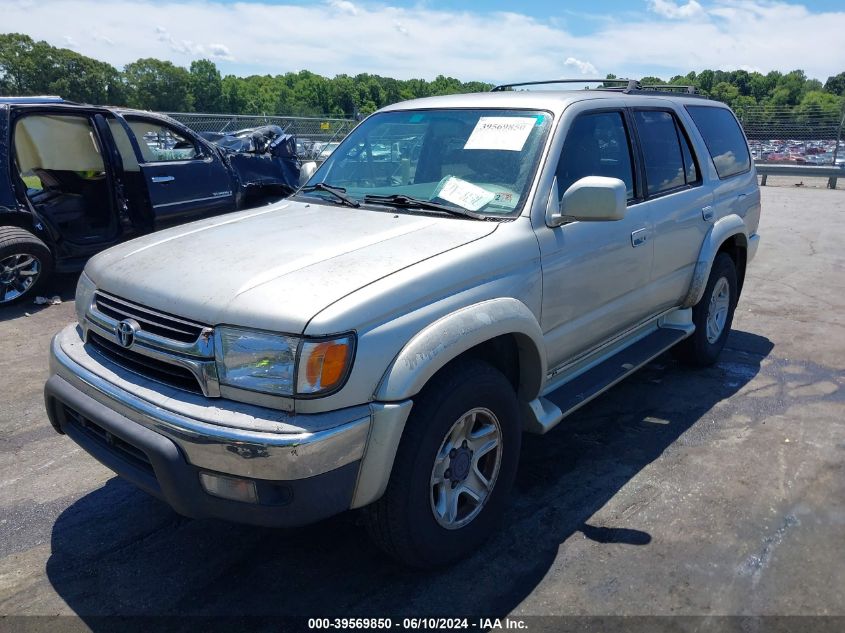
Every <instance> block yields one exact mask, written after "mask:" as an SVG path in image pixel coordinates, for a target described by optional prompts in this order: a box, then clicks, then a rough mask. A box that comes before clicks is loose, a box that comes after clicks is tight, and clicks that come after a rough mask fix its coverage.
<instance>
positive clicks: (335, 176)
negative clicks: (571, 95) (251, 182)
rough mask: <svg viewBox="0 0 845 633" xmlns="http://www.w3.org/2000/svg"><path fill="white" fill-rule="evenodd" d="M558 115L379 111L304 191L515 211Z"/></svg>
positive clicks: (494, 212) (486, 212)
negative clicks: (336, 191)
mask: <svg viewBox="0 0 845 633" xmlns="http://www.w3.org/2000/svg"><path fill="white" fill-rule="evenodd" d="M551 120H552V117H551V115H550V114H548V113H546V112H539V111H528V110H464V109H454V110H416V111H415V110H403V111H399V112H383V113H379V114H376V115H373V116H372V117H370V118H368V119H367V120H366V121H364V122H363V123H361V125H359V126H358V127H357V128H355V130H353V131H352V133H350V135H349V136H348V137H346V139H344V141H343V142H342V143H341V144H340V146H339V147H338V148H337V149H336V150H335V151H334V152H332V154H331V155H330V156H329V157H328V158H327V159H326V161H325V162H324V163H323V165H322V166H321V167H320V168H319V169H318V170H317V172H316V173H315V174H314V175H313V176H312V177H311V179H310V180H309V181H308V183H307V184H306V186H305V187H304V188H303V191H307V195H308V196H314V197H319V198H322V199H325V200H327V201H331V202H335V203H339V202H340V201H339V200H338V199H337V196H336V195H333V194H331V193H329V192H327V191H325V190H320V189H312V188H313V186H314V185H316V184H317V183H323V184H324V185H328V186H329V187H334V188H336V189H340V190H342V191H343V192H344V193H345V195H346V196H347V197H349V198H351V199H353V200H354V201H361V202H363V203H364V204H365V205H366V204H394V203H396V202H397V199H399V201H400V202H401V203H402V204H401V206H405V207H415V206H416V207H417V208H425V209H427V210H433V211H435V212H436V211H437V210H436V206H437V205H427V206H425V207H423V206H418V205H417V204H416V203H417V202H419V201H426V202H436V203H439V205H441V206H446V207H452V208H456V209H460V210H466V211H470V212H474V214H478V215H481V216H485V217H496V216H502V217H507V216H513V215H516V214H518V213H519V211H520V209H521V208H522V205H523V203H524V200H525V197H526V195H527V194H528V189H529V187H530V186H531V179H532V177H533V175H534V172H535V170H536V167H537V162H538V157H539V155H540V151H541V149H542V147H543V143H544V141H545V139H546V136H547V135H548V130H549V128H550V126H551ZM379 196H382V197H384V196H387V197H389V198H388V199H382V200H379V199H378V198H377V197H379ZM367 197H368V198H367ZM365 198H367V199H365Z"/></svg>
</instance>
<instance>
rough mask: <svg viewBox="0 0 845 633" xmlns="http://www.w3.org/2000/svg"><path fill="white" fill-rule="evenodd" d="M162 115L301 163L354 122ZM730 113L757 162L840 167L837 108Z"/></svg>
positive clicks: (842, 115) (841, 120) (843, 159)
mask: <svg viewBox="0 0 845 633" xmlns="http://www.w3.org/2000/svg"><path fill="white" fill-rule="evenodd" d="M167 114H168V116H171V117H173V118H174V119H176V120H177V121H179V122H181V123H183V124H184V125H186V126H188V127H189V128H191V129H193V130H196V131H197V132H236V131H238V130H242V129H244V128H252V127H259V126H262V125H278V126H279V127H281V128H282V129H283V130H284V131H285V132H286V133H288V134H293V135H295V136H296V138H297V141H298V147H299V150H300V157H301V158H303V159H306V160H313V159H320V158H321V154H325V153H327V152H328V151H330V150H331V149H332V148H333V147H334V146H335V144H336V143H338V142H340V141H341V140H343V138H344V137H345V136H346V135H347V134H349V132H350V131H351V130H352V128H354V127H355V125H356V124H357V121H355V120H354V119H340V118H332V117H293V116H255V115H242V114H200V113H193V112H169V113H167ZM736 114H737V117H739V120H740V122H741V123H742V126H743V128H744V129H745V133H746V135H747V136H748V140H749V144H750V146H751V151H752V154H753V155H754V159H755V160H756V161H758V162H766V163H796V164H808V165H834V164H837V165H839V164H844V163H845V140H843V128H845V111H843V109H842V108H841V107H839V106H837V105H830V106H809V107H807V106H804V107H798V108H796V107H789V106H782V107H780V106H779V107H772V106H752V107H744V108H743V107H738V108H736ZM330 143H331V144H332V145H329V144H330ZM323 157H324V156H323Z"/></svg>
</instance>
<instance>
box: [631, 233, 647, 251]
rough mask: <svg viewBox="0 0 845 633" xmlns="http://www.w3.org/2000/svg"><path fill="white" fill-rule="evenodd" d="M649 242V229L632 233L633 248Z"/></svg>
mask: <svg viewBox="0 0 845 633" xmlns="http://www.w3.org/2000/svg"><path fill="white" fill-rule="evenodd" d="M647 241H648V230H647V229H637V230H636V231H634V232H633V233H631V246H633V247H634V248H636V247H637V246H642V245H643V244H645V243H646V242H647Z"/></svg>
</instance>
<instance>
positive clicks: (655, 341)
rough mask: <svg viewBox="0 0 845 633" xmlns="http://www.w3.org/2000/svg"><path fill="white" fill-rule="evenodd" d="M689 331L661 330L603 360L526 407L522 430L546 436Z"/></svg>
mask: <svg viewBox="0 0 845 633" xmlns="http://www.w3.org/2000/svg"><path fill="white" fill-rule="evenodd" d="M690 333H691V330H690V329H688V328H674V327H663V328H657V329H656V330H654V331H653V332H652V333H651V334H648V335H647V336H645V337H643V338H641V339H640V340H638V341H636V342H635V343H633V344H631V345H629V346H628V347H625V348H623V349H621V350H619V351H618V352H616V353H615V354H614V355H613V356H610V357H609V358H606V359H605V360H603V361H601V362H600V363H598V364H597V365H595V366H594V367H591V368H590V369H588V370H587V371H585V372H584V373H582V374H579V375H578V376H576V377H574V378H573V379H572V380H571V381H569V382H567V383H565V384H564V385H562V386H561V387H559V388H558V389H556V390H555V391H552V392H551V393H548V394H546V395H545V396H541V397H539V398H537V399H535V400H533V401H531V402H530V403H529V405H528V408H529V411H528V419H527V420H526V427H525V430H526V431H528V432H529V433H538V434H542V433H546V432H547V431H549V430H550V429H552V428H553V427H554V426H556V425H557V424H558V422H560V421H561V420H562V419H563V418H565V417H566V416H567V415H569V414H570V413H572V412H573V411H575V410H577V409H579V408H580V407H582V406H584V405H585V404H587V403H588V402H589V401H590V400H592V399H593V398H595V397H596V396H598V395H600V394H601V393H602V392H604V391H607V390H608V389H610V388H611V387H612V386H613V385H615V384H616V383H618V382H619V381H620V380H622V379H624V378H626V377H627V376H629V375H631V374H632V373H634V372H635V371H637V370H638V369H639V368H640V367H642V366H643V365H645V364H646V363H648V362H649V361H651V360H653V359H654V358H656V357H658V356H660V354H662V353H663V352H665V351H666V350H667V349H669V348H670V347H672V346H673V345H675V343H678V342H679V341H681V340H683V339H685V338H686V337H687V336H689V335H690Z"/></svg>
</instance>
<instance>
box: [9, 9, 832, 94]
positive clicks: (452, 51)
mask: <svg viewBox="0 0 845 633" xmlns="http://www.w3.org/2000/svg"><path fill="white" fill-rule="evenodd" d="M0 31H3V32H22V33H26V34H28V35H30V36H32V37H33V38H35V39H39V40H40V39H43V40H46V41H48V42H50V43H51V44H53V45H55V46H62V47H66V48H71V49H73V50H75V51H78V52H80V53H83V54H85V55H88V56H91V57H94V58H96V59H100V60H103V61H107V62H109V63H111V64H113V65H115V66H117V67H122V66H123V65H125V64H127V63H128V62H131V61H134V60H136V59H138V58H140V57H157V58H160V59H169V60H170V61H172V62H174V63H176V64H179V65H183V66H188V65H190V63H191V61H193V60H195V59H200V58H207V59H211V60H213V61H214V62H215V63H216V64H217V66H218V67H219V68H220V70H221V72H223V73H224V74H229V73H232V74H236V75H250V74H274V75H275V74H279V73H285V72H288V71H298V70H310V71H313V72H316V73H319V74H321V75H326V76H334V75H336V74H340V73H346V74H350V75H355V74H358V73H373V74H379V75H385V76H389V77H395V78H397V79H409V78H412V77H420V78H424V79H429V80H430V79H433V78H434V77H436V76H437V75H441V74H442V75H447V76H452V77H457V78H458V79H461V80H463V81H469V80H480V81H489V82H493V83H503V82H508V81H520V80H522V81H527V80H534V79H553V78H563V77H604V76H605V75H606V74H607V73H614V74H615V75H617V76H620V77H633V78H639V77H642V76H645V75H656V76H659V77H663V78H664V79H668V78H669V77H671V76H672V75H676V74H686V73H687V72H689V71H690V70H695V71H700V70H703V69H705V68H712V69H722V70H735V69H745V70H749V71H753V70H757V71H760V72H768V71H770V70H779V71H782V72H787V71H790V70H794V69H802V70H804V71H805V72H806V73H807V75H808V76H809V77H813V78H816V79H820V80H821V81H824V80H825V79H827V77H828V76H830V75H833V74H837V73H839V72H842V71H845V35H843V34H845V1H843V0H808V1H805V2H803V3H798V2H788V1H783V2H780V1H771V0H681V1H680V2H676V1H673V0H632V1H629V2H622V1H620V0H588V1H584V0H579V1H574V2H565V1H562V0H558V1H555V0H535V1H533V2H506V1H505V0H488V1H486V2H483V1H480V0H476V1H471V0H465V1H463V2H461V1H459V0H416V1H412V0H387V1H384V2H382V1H378V0H372V1H370V0H310V1H308V2H305V1H302V0H240V1H230V0H109V1H108V2H106V1H104V0H0Z"/></svg>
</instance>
